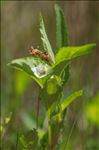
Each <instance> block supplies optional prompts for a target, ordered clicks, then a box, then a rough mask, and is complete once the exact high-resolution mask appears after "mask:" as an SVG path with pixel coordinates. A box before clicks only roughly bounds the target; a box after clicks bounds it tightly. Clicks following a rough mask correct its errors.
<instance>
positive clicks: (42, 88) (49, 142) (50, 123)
mask: <svg viewBox="0 0 99 150" xmlns="http://www.w3.org/2000/svg"><path fill="white" fill-rule="evenodd" d="M55 14H56V49H55V51H54V50H53V48H52V45H51V44H50V41H49V39H48V35H47V33H46V29H45V25H44V20H43V17H42V15H41V14H40V27H39V29H40V33H41V40H42V45H43V48H44V51H45V52H47V53H48V55H49V60H48V61H47V60H44V59H41V57H39V56H28V57H23V58H19V59H15V60H12V61H11V62H10V63H8V66H11V67H13V68H15V69H18V70H21V71H23V72H25V73H26V74H28V76H29V77H30V78H32V79H33V80H35V81H36V82H37V84H38V88H39V92H38V93H39V95H38V101H37V112H36V115H35V120H34V128H32V129H31V130H29V131H25V132H24V131H23V132H22V131H21V133H20V132H19V131H18V130H17V131H16V137H17V138H16V143H15V149H17V150H47V149H48V150H68V142H69V139H70V137H71V134H72V131H73V128H74V125H75V123H76V120H75V122H74V123H72V128H71V131H70V132H69V134H68V138H67V140H66V141H65V139H66V137H67V135H66V127H65V125H64V122H65V119H66V116H67V110H68V107H69V105H70V104H71V103H72V102H73V101H74V100H78V99H79V100H80V98H79V97H81V96H82V95H83V89H80V90H78V91H75V92H73V93H72V94H71V95H69V96H66V97H65V93H64V87H65V86H66V84H67V82H68V79H69V77H70V75H71V72H70V65H71V62H72V61H73V60H74V59H78V58H79V57H81V56H83V55H86V54H89V53H91V52H92V51H93V49H94V48H95V47H96V44H95V43H91V44H86V45H83V46H70V44H69V35H68V29H67V28H68V27H67V24H66V23H65V17H64V13H63V11H62V9H61V8H60V6H59V5H57V4H56V5H55ZM42 53H43V51H42ZM22 80H23V79H22ZM20 82H21V81H20ZM16 84H17V83H16ZM35 92H36V91H35ZM31 94H32V93H31ZM97 97H98V98H97ZM97 97H96V99H97V100H96V101H97V103H98V99H99V95H97ZM40 103H41V104H40ZM96 105H97V104H94V107H97V106H96ZM40 107H42V110H43V109H44V110H43V117H42V118H43V119H42V121H41V122H40V112H39V109H40ZM92 107H93V104H90V106H89V105H88V106H86V111H85V112H86V116H87V117H88V118H89V120H94V121H96V120H97V117H96V118H94V117H92V116H93V115H94V114H93V111H92ZM89 112H90V113H92V115H91V116H90V115H89ZM95 116H96V114H95ZM25 117H26V116H25ZM12 121H13V114H10V115H9V116H7V117H5V118H4V120H2V124H1V125H2V126H1V136H2V138H3V136H4V134H5V131H6V128H8V126H9V123H10V122H12ZM27 122H28V121H27ZM96 122H97V121H96ZM98 123H99V122H98ZM2 145H3V143H2Z"/></svg>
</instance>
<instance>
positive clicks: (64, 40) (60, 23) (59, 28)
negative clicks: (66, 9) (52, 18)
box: [55, 4, 69, 49]
mask: <svg viewBox="0 0 99 150" xmlns="http://www.w3.org/2000/svg"><path fill="white" fill-rule="evenodd" d="M55 14H56V46H57V49H59V48H61V47H63V46H68V43H69V42H68V41H69V39H68V31H67V25H66V23H65V17H64V13H63V10H62V9H61V8H60V7H59V5H57V4H56V5H55Z"/></svg>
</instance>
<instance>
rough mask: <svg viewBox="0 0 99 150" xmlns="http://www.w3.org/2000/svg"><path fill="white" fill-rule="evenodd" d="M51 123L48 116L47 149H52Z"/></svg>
mask: <svg viewBox="0 0 99 150" xmlns="http://www.w3.org/2000/svg"><path fill="white" fill-rule="evenodd" d="M51 136H52V135H51V124H50V116H49V120H48V149H49V150H52V137H51Z"/></svg>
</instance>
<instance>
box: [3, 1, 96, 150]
mask: <svg viewBox="0 0 99 150" xmlns="http://www.w3.org/2000/svg"><path fill="white" fill-rule="evenodd" d="M56 2H58V3H59V4H60V6H61V7H62V9H63V11H64V13H65V17H66V20H67V24H68V29H69V36H70V45H84V44H87V43H96V44H97V47H96V49H95V50H94V51H93V53H92V54H90V55H88V56H83V57H81V58H80V59H77V60H74V61H73V62H72V64H71V77H70V79H69V82H68V84H67V85H66V87H65V89H64V93H65V95H66V96H67V95H69V94H70V93H71V92H73V91H76V90H78V89H81V88H82V89H84V95H83V97H82V98H81V99H80V100H79V101H76V102H74V103H73V104H72V105H71V106H70V107H69V109H68V113H67V117H66V120H65V122H66V123H65V129H64V133H65V134H66V140H67V139H68V135H69V132H70V130H71V127H72V124H73V122H74V121H75V120H77V121H76V123H75V127H74V130H73V132H72V135H71V138H70V140H69V143H68V150H99V1H1V87H2V88H1V104H2V107H1V108H2V109H1V110H2V117H1V123H2V128H4V129H2V135H3V136H2V149H4V150H14V149H15V145H16V143H17V142H16V141H17V131H18V132H24V131H25V130H28V129H31V128H33V127H35V119H36V108H37V105H36V102H37V99H38V90H39V89H38V86H37V84H36V83H35V82H34V81H33V80H31V79H30V78H29V77H28V76H27V75H26V74H25V73H23V72H20V71H16V70H13V69H11V68H9V67H7V65H6V64H7V63H8V62H10V61H11V60H12V59H15V58H19V57H24V56H27V55H28V51H27V50H28V48H29V47H30V46H31V45H33V46H34V47H37V46H38V45H39V46H40V47H41V40H40V33H39V14H40V12H41V13H42V14H43V16H44V21H45V23H46V29H47V31H48V36H49V40H50V42H51V44H52V46H53V50H54V49H55V12H54V4H55V3H56ZM40 114H41V115H40V117H39V124H40V126H41V127H42V124H43V122H44V116H43V114H44V108H43V107H42V105H41V104H40ZM10 117H11V120H10V123H8V121H9V118H10ZM7 119H8V120H7ZM64 142H66V141H64Z"/></svg>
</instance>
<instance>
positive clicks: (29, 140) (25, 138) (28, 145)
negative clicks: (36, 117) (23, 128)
mask: <svg viewBox="0 0 99 150" xmlns="http://www.w3.org/2000/svg"><path fill="white" fill-rule="evenodd" d="M19 140H20V144H21V146H22V149H24V150H32V149H34V150H37V147H38V134H37V131H36V129H33V130H30V131H29V132H27V133H26V134H24V135H22V136H20V138H19Z"/></svg>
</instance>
